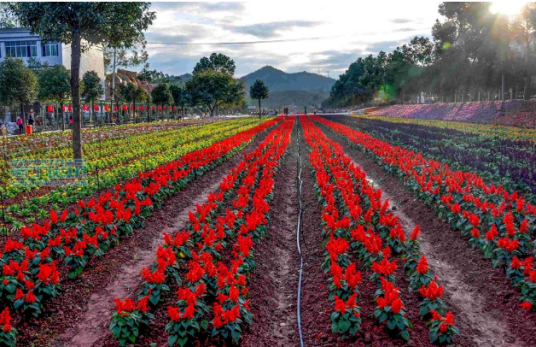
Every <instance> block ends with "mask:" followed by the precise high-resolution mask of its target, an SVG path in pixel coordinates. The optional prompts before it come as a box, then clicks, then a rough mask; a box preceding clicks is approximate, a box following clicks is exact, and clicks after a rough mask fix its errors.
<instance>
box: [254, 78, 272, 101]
mask: <svg viewBox="0 0 536 347" xmlns="http://www.w3.org/2000/svg"><path fill="white" fill-rule="evenodd" d="M268 94H269V90H268V87H267V86H266V84H264V82H263V81H261V80H256V81H255V83H253V85H252V86H251V87H250V88H249V97H250V98H252V99H255V100H259V102H260V100H261V99H268Z"/></svg>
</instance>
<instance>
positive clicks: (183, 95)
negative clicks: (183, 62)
mask: <svg viewBox="0 0 536 347" xmlns="http://www.w3.org/2000/svg"><path fill="white" fill-rule="evenodd" d="M169 91H170V92H171V96H172V97H173V103H174V104H175V106H177V107H178V108H179V109H180V110H181V112H182V115H183V116H184V108H185V107H186V106H187V105H189V104H190V102H191V96H190V94H189V93H188V90H187V89H186V88H185V87H180V86H177V85H171V86H170V87H169Z"/></svg>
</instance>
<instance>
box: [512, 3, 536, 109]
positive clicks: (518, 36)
mask: <svg viewBox="0 0 536 347" xmlns="http://www.w3.org/2000/svg"><path fill="white" fill-rule="evenodd" d="M512 27H513V32H514V40H515V42H516V43H518V44H519V45H521V46H522V47H523V49H524V52H523V54H522V56H523V63H522V65H523V78H524V98H525V100H528V99H529V98H530V90H529V89H530V71H531V70H533V67H534V65H535V64H534V48H533V44H532V43H533V38H534V33H535V32H536V4H535V3H533V2H529V3H527V4H526V5H525V6H524V7H523V10H522V11H521V14H520V15H519V16H518V17H517V18H515V19H514V21H513V23H512Z"/></svg>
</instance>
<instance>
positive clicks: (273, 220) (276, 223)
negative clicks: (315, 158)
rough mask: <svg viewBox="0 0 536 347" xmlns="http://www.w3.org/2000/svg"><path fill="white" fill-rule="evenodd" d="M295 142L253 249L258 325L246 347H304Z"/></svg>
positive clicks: (255, 322) (253, 291) (255, 321)
mask: <svg viewBox="0 0 536 347" xmlns="http://www.w3.org/2000/svg"><path fill="white" fill-rule="evenodd" d="M294 130H297V126H296V125H295V126H294ZM291 141H292V142H291V144H290V145H289V147H288V149H287V154H286V157H285V158H284V159H283V163H282V165H281V167H280V169H279V171H278V172H277V176H276V180H275V186H274V199H273V200H272V202H271V203H270V207H271V210H270V223H269V224H268V232H267V233H266V236H265V238H264V239H263V240H262V241H261V242H260V243H258V244H256V245H255V246H254V250H255V262H256V263H257V268H256V269H255V271H254V272H253V275H252V277H251V282H250V300H251V301H250V305H251V312H252V314H253V323H252V324H251V325H250V326H249V327H248V328H247V330H246V333H245V334H244V335H243V341H242V343H241V345H242V346H251V347H253V346H281V347H283V346H298V345H299V342H298V330H297V321H296V300H297V292H296V290H297V288H298V270H299V257H298V253H297V248H296V227H297V223H298V210H297V205H296V201H297V200H296V194H297V185H296V175H297V163H298V161H297V159H298V152H297V148H298V147H297V143H296V132H294V133H293V134H292V140H291Z"/></svg>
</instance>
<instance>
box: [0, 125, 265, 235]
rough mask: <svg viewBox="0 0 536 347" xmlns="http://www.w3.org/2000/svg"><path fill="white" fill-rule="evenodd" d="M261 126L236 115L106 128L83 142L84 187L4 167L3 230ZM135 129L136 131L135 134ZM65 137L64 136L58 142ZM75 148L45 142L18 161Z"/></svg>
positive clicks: (53, 155)
mask: <svg viewBox="0 0 536 347" xmlns="http://www.w3.org/2000/svg"><path fill="white" fill-rule="evenodd" d="M258 124H259V121H258V120H254V119H237V120H231V121H223V122H218V123H213V124H207V125H203V126H198V125H190V126H179V123H177V124H174V125H173V124H172V125H167V124H166V125H165V126H163V127H157V126H154V125H152V124H151V125H149V126H146V127H141V126H139V125H136V126H133V127H132V128H130V127H125V130H127V134H128V135H125V134H123V135H122V136H120V134H121V133H120V132H119V130H116V129H113V130H112V131H111V132H110V133H107V132H104V133H103V134H101V135H100V136H98V137H97V139H95V140H94V141H90V142H88V143H86V144H84V151H86V152H87V155H86V163H85V168H86V170H87V181H86V182H84V183H85V184H83V185H82V184H77V182H73V184H69V185H67V186H60V187H54V186H51V187H48V186H47V187H43V183H44V184H46V182H47V181H50V179H51V177H47V171H43V173H42V174H41V173H39V172H36V173H35V174H34V175H33V176H31V177H30V178H29V179H28V180H23V181H21V180H14V179H11V178H10V175H9V170H8V169H9V167H7V168H5V170H4V175H5V176H6V182H5V185H4V187H5V190H4V191H3V192H2V196H3V197H4V199H3V200H2V203H3V207H4V208H5V210H3V211H2V213H4V211H5V213H6V215H5V216H2V217H3V222H4V225H3V226H2V231H3V233H5V234H7V233H9V232H12V231H19V230H20V228H21V227H23V225H24V224H28V223H33V222H35V221H36V219H38V218H46V217H47V216H48V211H49V209H50V208H55V209H59V208H61V207H66V206H68V205H69V204H72V203H76V201H77V200H78V199H80V198H82V197H84V196H89V195H91V194H93V193H95V192H96V191H98V190H100V189H103V188H108V187H112V186H114V185H115V184H116V183H118V182H121V181H124V180H126V179H128V178H131V177H133V176H135V175H136V174H137V173H138V172H139V171H147V170H151V169H154V168H155V167H157V166H159V165H162V164H164V163H166V162H169V161H171V160H175V159H176V158H179V157H180V156H182V155H184V154H186V153H188V152H191V151H194V150H197V149H200V148H204V147H207V146H210V145H211V144H213V143H214V142H217V141H220V140H222V139H224V138H226V137H229V136H232V135H234V134H236V133H238V132H240V131H243V130H246V129H249V128H252V127H254V126H256V125H258ZM133 129H134V132H131V130H133ZM92 134H94V133H92ZM51 137H52V138H48V139H47V140H46V141H50V143H53V144H54V143H55V140H57V139H55V137H54V135H51ZM32 140H33V139H32ZM61 140H62V139H61V138H60V139H59V141H60V142H61ZM23 148H24V147H23ZM15 152H16V149H15ZM70 152H71V149H70V147H68V146H58V147H53V148H50V147H48V146H46V147H45V149H43V148H41V149H39V150H37V149H36V150H34V151H32V152H24V153H19V155H17V156H16V159H21V160H25V159H26V160H35V159H40V158H46V159H65V158H68V157H69V155H70ZM12 158H13V156H12ZM45 165H46V164H44V165H43V168H44V169H46V167H45ZM34 180H35V181H34ZM34 182H37V183H34ZM40 188H41V189H40ZM25 193H26V194H25ZM36 217H37V218H36Z"/></svg>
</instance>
